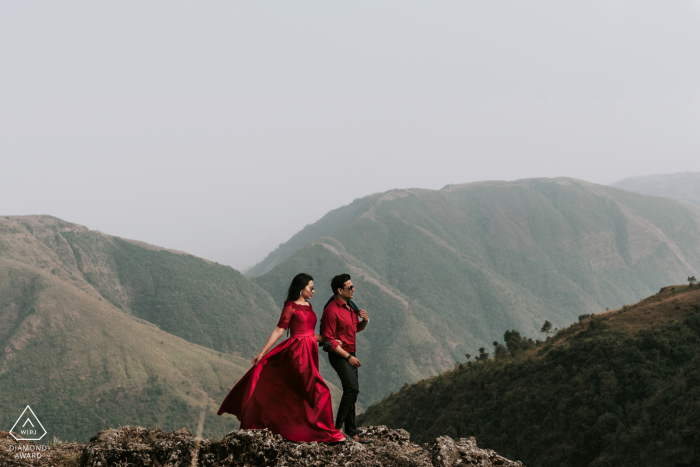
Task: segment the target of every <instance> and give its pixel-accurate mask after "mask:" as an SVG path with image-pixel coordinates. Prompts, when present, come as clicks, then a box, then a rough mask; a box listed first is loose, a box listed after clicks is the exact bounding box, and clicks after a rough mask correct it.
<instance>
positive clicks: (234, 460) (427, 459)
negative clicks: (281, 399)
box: [0, 426, 522, 467]
mask: <svg viewBox="0 0 700 467" xmlns="http://www.w3.org/2000/svg"><path fill="white" fill-rule="evenodd" d="M361 436H363V437H366V438H370V439H373V440H374V441H375V442H374V443H373V444H370V445H362V444H357V443H353V442H346V443H340V444H337V445H335V446H329V445H326V444H323V443H293V442H290V441H287V440H285V439H284V438H282V437H280V436H278V435H273V434H272V433H270V432H269V431H267V430H238V431H233V432H231V433H229V434H228V435H226V436H225V437H224V438H223V439H222V440H220V441H217V440H209V439H202V438H198V437H196V436H194V435H193V434H192V433H191V432H190V431H189V430H188V429H186V428H180V429H179V430H175V431H173V432H172V433H166V432H164V431H163V430H160V429H158V428H142V427H138V426H126V427H122V428H119V429H108V430H103V431H100V432H99V433H98V434H97V435H95V436H93V437H92V439H91V440H90V443H88V444H86V445H83V446H84V448H83V450H82V454H81V455H80V456H79V458H76V457H77V456H76V455H75V452H76V447H75V446H74V445H71V446H70V451H69V453H67V454H68V455H69V458H66V459H65V460H66V461H67V462H65V463H64V462H62V461H61V459H62V457H61V446H60V445H58V446H49V448H48V451H46V452H45V454H44V459H47V461H46V462H44V461H42V460H41V459H37V460H35V461H34V462H33V463H32V465H36V466H44V465H45V466H49V465H80V466H82V467H108V466H113V465H134V466H162V467H192V466H200V467H234V466H245V467H258V466H260V467H273V466H276V467H292V466H299V467H311V466H314V467H315V466H318V467H321V466H324V467H325V466H343V467H373V466H392V467H393V466H396V467H458V466H460V467H461V466H464V467H466V466H480V467H491V466H498V467H516V466H517V467H522V464H521V463H520V462H513V461H510V460H508V459H505V458H503V457H501V456H499V455H498V454H496V453H495V452H494V451H491V450H488V449H480V448H478V447H477V445H476V441H475V440H474V438H462V439H460V440H453V439H452V438H449V437H444V436H443V437H440V438H437V439H435V440H433V441H432V442H430V443H427V444H425V445H423V446H418V445H417V444H414V443H411V441H410V437H409V434H408V432H406V431H404V430H390V429H388V428H387V427H385V426H378V427H367V428H361ZM4 444H7V445H8V446H9V444H11V443H9V442H8V443H4ZM8 446H3V447H5V448H6V449H4V450H3V452H1V453H0V463H2V462H3V461H5V460H7V461H11V460H12V459H11V458H10V457H9V455H10V454H11V453H10V452H8V450H7V447H8ZM3 456H8V457H3ZM48 459H50V460H51V462H50V463H49V461H48ZM68 461H70V463H68ZM2 465H14V464H11V463H9V462H8V463H7V464H2Z"/></svg>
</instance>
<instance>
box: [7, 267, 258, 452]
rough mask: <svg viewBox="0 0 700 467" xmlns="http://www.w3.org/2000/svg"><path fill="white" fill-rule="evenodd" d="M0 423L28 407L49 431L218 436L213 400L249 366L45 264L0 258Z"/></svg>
mask: <svg viewBox="0 0 700 467" xmlns="http://www.w3.org/2000/svg"><path fill="white" fill-rule="evenodd" d="M0 297H2V298H1V299H0V300H1V302H0V348H2V349H3V353H2V356H1V357H0V393H1V394H2V397H1V398H0V426H2V427H3V428H4V429H6V430H9V429H10V428H11V427H12V426H13V424H14V423H15V420H16V419H17V417H19V415H20V414H21V413H22V411H23V410H24V408H25V407H26V406H27V405H30V406H31V407H32V409H33V410H34V412H35V413H36V415H37V417H38V418H39V420H40V421H41V423H42V424H43V425H44V427H45V428H46V430H47V431H48V435H47V437H46V438H45V439H44V440H43V441H45V442H48V441H50V440H51V439H52V438H53V437H54V436H56V437H59V438H61V439H64V440H65V439H76V440H82V441H85V440H87V439H89V437H90V436H92V435H93V434H94V433H95V432H96V431H99V430H101V429H104V428H106V427H108V426H113V427H116V426H119V425H126V424H137V423H138V424H142V425H146V426H158V427H162V428H163V429H165V430H173V429H176V428H179V427H181V426H187V427H189V428H190V429H191V430H196V428H197V422H198V419H199V417H200V415H201V411H202V407H206V412H207V414H206V423H205V425H204V427H205V431H206V432H207V433H210V435H211V436H218V437H221V436H223V435H224V434H226V433H227V432H228V431H230V430H231V429H233V428H235V426H236V423H235V422H234V420H233V419H232V418H231V417H227V418H223V417H217V416H216V408H217V407H216V404H217V403H220V401H221V400H222V398H223V397H224V396H225V394H226V393H227V392H228V389H229V388H230V386H231V385H232V384H233V382H234V381H235V380H237V379H238V378H240V376H241V375H242V374H243V373H244V372H245V371H246V370H247V368H248V367H249V364H248V363H247V362H246V361H245V360H244V359H242V358H240V357H236V356H233V355H230V354H223V353H219V352H216V351H214V350H211V349H207V348H204V347H201V346H198V345H195V344H192V343H190V342H187V341H185V340H183V339H181V338H178V337H175V336H173V335H172V334H168V333H166V332H164V331H162V330H160V329H158V327H156V326H154V325H152V324H149V323H147V322H145V321H143V320H140V319H138V318H135V317H132V316H130V315H127V314H125V313H123V312H121V311H119V310H117V309H115V308H114V307H113V306H111V305H110V304H109V303H108V302H106V301H105V300H102V301H100V299H99V298H97V297H95V296H93V295H92V294H90V293H88V292H86V291H83V290H81V289H79V288H77V287H70V286H66V283H65V282H63V281H61V280H60V279H58V278H56V277H55V276H53V275H52V274H51V273H50V272H48V271H41V270H40V269H38V268H34V267H31V266H28V265H26V264H22V263H20V262H17V261H13V260H8V259H5V258H2V259H0Z"/></svg>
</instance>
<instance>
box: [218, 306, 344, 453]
mask: <svg viewBox="0 0 700 467" xmlns="http://www.w3.org/2000/svg"><path fill="white" fill-rule="evenodd" d="M290 304H291V305H290ZM279 324H283V325H284V326H279V327H287V326H289V327H290V328H291V336H290V337H289V339H287V340H285V341H283V342H282V343H281V344H279V345H278V346H277V347H275V348H274V349H272V350H271V351H270V352H268V353H267V355H265V356H264V357H263V358H262V360H260V362H259V363H258V364H257V365H256V366H254V367H253V368H251V369H250V370H249V371H248V373H246V374H245V376H243V378H241V380H240V381H239V382H238V383H237V384H236V385H235V386H234V387H233V389H231V392H229V394H228V396H226V399H224V402H223V403H222V404H221V407H220V408H219V411H218V412H217V413H218V414H219V415H221V414H223V413H224V412H227V413H230V414H233V415H235V416H236V418H238V420H240V422H241V428H242V429H244V430H250V429H263V428H267V429H269V430H270V431H271V432H273V433H275V434H279V435H282V436H283V437H284V438H287V439H288V440H290V441H296V442H300V441H304V442H310V441H324V442H333V441H340V440H341V439H343V434H342V433H341V432H340V431H339V430H336V429H335V425H334V423H333V409H332V407H331V393H330V391H329V390H328V386H327V385H326V383H325V382H324V381H323V378H322V377H321V375H320V374H319V372H318V346H317V343H316V336H315V333H314V329H315V327H316V313H314V310H313V309H312V308H311V304H309V305H308V306H301V305H297V304H295V303H294V302H289V303H287V305H285V307H284V310H282V316H281V317H280V321H279Z"/></svg>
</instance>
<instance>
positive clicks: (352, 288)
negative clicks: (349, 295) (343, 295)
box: [345, 285, 355, 290]
mask: <svg viewBox="0 0 700 467" xmlns="http://www.w3.org/2000/svg"><path fill="white" fill-rule="evenodd" d="M345 288H346V289H348V290H355V286H354V285H351V286H350V287H349V288H348V287H345Z"/></svg>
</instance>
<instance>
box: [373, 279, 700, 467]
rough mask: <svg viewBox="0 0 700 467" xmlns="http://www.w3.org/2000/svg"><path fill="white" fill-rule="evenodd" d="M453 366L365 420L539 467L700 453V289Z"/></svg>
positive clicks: (693, 458)
mask: <svg viewBox="0 0 700 467" xmlns="http://www.w3.org/2000/svg"><path fill="white" fill-rule="evenodd" d="M508 337H510V338H509V339H508V340H507V341H506V345H505V346H504V345H503V344H498V343H497V345H496V346H495V347H492V349H494V352H493V353H494V355H495V358H492V359H488V360H487V359H480V360H481V361H477V362H469V363H466V364H460V365H458V366H457V367H456V368H455V369H454V370H452V371H448V372H445V373H443V374H441V375H439V376H437V377H433V378H430V379H427V380H423V381H419V382H417V383H414V384H412V385H407V386H406V387H404V388H403V389H401V390H400V391H398V392H397V393H395V394H392V395H391V396H389V397H387V398H386V399H384V400H383V401H381V402H380V403H378V404H376V405H374V406H372V407H370V408H369V409H368V410H367V411H366V412H365V413H364V414H363V415H361V417H360V422H361V423H363V424H369V425H376V424H386V425H388V426H389V427H392V428H404V429H406V430H408V431H409V432H410V433H411V434H412V438H413V439H416V440H417V441H418V442H420V441H425V440H428V439H432V438H433V437H434V436H436V435H438V434H446V435H450V436H454V437H460V436H475V437H476V439H477V442H478V443H479V445H482V444H483V445H484V446H486V447H488V448H490V449H497V450H498V451H499V452H501V453H503V455H504V456H506V457H510V458H518V459H521V460H522V461H523V463H524V464H525V465H538V466H561V465H567V466H619V465H635V466H691V465H698V463H699V462H700V288H699V287H697V286H696V287H694V288H688V287H687V286H677V287H667V288H664V289H662V291H661V292H659V293H658V294H656V295H654V296H652V297H650V298H648V299H646V300H644V301H642V302H640V303H638V304H636V305H633V306H625V307H623V308H622V309H619V310H615V311H612V312H606V313H601V314H596V315H594V316H592V317H590V316H589V317H587V316H582V317H581V320H580V322H578V323H576V324H575V325H572V326H570V327H569V328H567V329H565V330H563V331H561V332H559V333H558V334H557V335H556V336H555V337H553V338H550V339H549V340H548V341H546V342H544V343H540V344H539V345H537V346H535V347H534V348H531V349H526V350H523V345H522V344H523V343H525V344H526V345H525V347H527V346H528V344H529V345H532V344H531V343H528V342H526V341H524V340H522V339H520V338H519V336H518V338H515V339H513V337H512V335H509V336H508Z"/></svg>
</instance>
